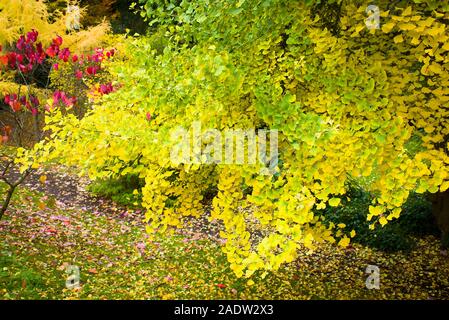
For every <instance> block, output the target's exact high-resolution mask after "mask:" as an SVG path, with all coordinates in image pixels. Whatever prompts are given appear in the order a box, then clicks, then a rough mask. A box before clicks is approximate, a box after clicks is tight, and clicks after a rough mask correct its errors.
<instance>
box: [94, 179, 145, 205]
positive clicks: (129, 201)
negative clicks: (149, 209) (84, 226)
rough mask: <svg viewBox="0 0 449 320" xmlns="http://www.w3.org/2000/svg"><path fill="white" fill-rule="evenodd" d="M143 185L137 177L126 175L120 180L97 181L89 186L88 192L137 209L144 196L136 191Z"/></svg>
mask: <svg viewBox="0 0 449 320" xmlns="http://www.w3.org/2000/svg"><path fill="white" fill-rule="evenodd" d="M143 185H144V182H143V180H142V179H140V178H139V177H138V176H137V175H125V176H122V177H120V178H109V179H102V180H96V181H94V182H92V184H90V185H89V186H88V190H89V191H90V192H92V193H93V194H96V195H99V196H103V197H106V198H109V199H111V200H113V201H114V202H116V203H118V204H122V205H125V206H128V207H136V206H138V205H139V204H140V203H141V201H142V195H141V194H140V193H138V192H136V191H135V190H139V189H140V188H142V186H143Z"/></svg>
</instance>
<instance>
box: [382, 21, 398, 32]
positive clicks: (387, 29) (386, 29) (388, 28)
mask: <svg viewBox="0 0 449 320" xmlns="http://www.w3.org/2000/svg"><path fill="white" fill-rule="evenodd" d="M395 25H396V24H395V23H394V22H389V23H386V24H384V25H383V26H382V31H383V32H385V33H388V32H390V31H391V30H392V29H393V28H394V26H395Z"/></svg>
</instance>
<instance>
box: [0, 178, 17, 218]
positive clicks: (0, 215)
mask: <svg viewBox="0 0 449 320" xmlns="http://www.w3.org/2000/svg"><path fill="white" fill-rule="evenodd" d="M15 189H16V187H15V186H14V185H12V186H9V188H8V192H7V193H6V198H5V200H4V201H3V205H2V208H1V209H0V220H2V218H3V214H4V213H5V211H6V209H8V206H9V202H10V201H11V197H12V195H13V193H14V190H15Z"/></svg>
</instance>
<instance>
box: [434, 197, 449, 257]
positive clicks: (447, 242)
mask: <svg viewBox="0 0 449 320" xmlns="http://www.w3.org/2000/svg"><path fill="white" fill-rule="evenodd" d="M431 201H432V213H433V215H434V216H435V219H436V221H437V225H438V228H439V229H440V231H441V243H442V245H443V247H445V248H449V190H446V191H445V192H439V193H436V194H432V195H431Z"/></svg>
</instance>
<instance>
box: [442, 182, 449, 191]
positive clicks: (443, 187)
mask: <svg viewBox="0 0 449 320" xmlns="http://www.w3.org/2000/svg"><path fill="white" fill-rule="evenodd" d="M447 189H449V181H444V182H443V183H442V184H441V185H440V192H444V191H446V190H447Z"/></svg>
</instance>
